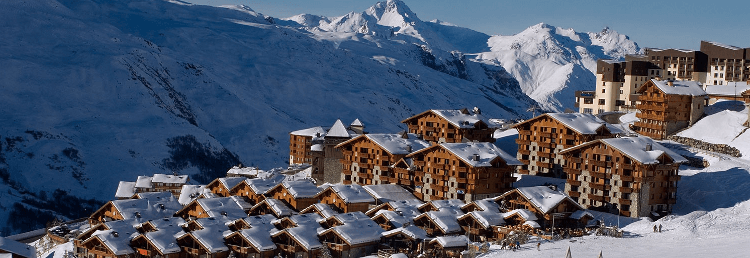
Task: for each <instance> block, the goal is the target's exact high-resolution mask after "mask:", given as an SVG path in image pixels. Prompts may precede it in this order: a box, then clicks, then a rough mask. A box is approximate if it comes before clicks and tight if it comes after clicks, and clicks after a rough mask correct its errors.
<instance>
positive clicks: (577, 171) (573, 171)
mask: <svg viewBox="0 0 750 258" xmlns="http://www.w3.org/2000/svg"><path fill="white" fill-rule="evenodd" d="M563 172H565V174H568V175H580V174H581V170H580V169H573V168H564V169H563Z"/></svg>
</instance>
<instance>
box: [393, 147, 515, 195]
mask: <svg viewBox="0 0 750 258" xmlns="http://www.w3.org/2000/svg"><path fill="white" fill-rule="evenodd" d="M406 159H408V160H411V161H410V162H408V163H411V165H409V166H402V164H407V162H405V161H403V160H402V161H400V162H399V163H398V164H397V165H396V166H394V170H395V174H396V177H397V178H399V179H405V178H408V182H410V184H409V185H408V186H410V187H412V188H414V195H416V196H417V198H420V199H422V200H423V201H431V200H445V199H460V200H464V201H466V202H471V201H473V200H479V199H484V198H489V197H495V196H498V195H500V194H502V193H504V192H506V191H509V190H511V189H512V187H513V182H515V181H516V178H515V177H513V172H514V171H515V170H516V167H517V166H520V165H522V164H523V163H521V162H520V161H518V160H517V159H515V158H514V157H513V156H511V155H510V154H508V153H506V152H504V151H502V150H501V149H500V148H498V147H497V146H495V145H494V144H492V143H487V142H468V143H441V144H437V145H433V146H431V147H429V148H425V149H422V150H419V151H415V152H413V153H411V154H409V155H407V156H406V157H405V159H404V160H406Z"/></svg>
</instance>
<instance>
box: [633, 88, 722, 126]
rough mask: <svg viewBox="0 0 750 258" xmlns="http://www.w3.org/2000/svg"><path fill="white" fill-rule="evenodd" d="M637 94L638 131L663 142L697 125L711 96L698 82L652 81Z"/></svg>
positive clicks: (636, 123) (636, 124)
mask: <svg viewBox="0 0 750 258" xmlns="http://www.w3.org/2000/svg"><path fill="white" fill-rule="evenodd" d="M636 93H637V94H638V95H639V96H638V100H639V101H640V103H641V104H638V105H637V109H638V113H636V117H638V118H639V119H640V121H637V122H635V124H634V125H633V126H634V129H635V131H636V132H638V133H639V134H641V135H645V136H649V137H651V138H654V139H657V140H661V139H665V138H666V137H667V136H669V135H671V134H672V133H674V132H676V131H677V130H680V129H682V128H685V127H688V126H691V125H693V123H695V122H696V121H698V119H699V118H700V117H701V116H702V115H703V107H704V105H705V102H706V98H707V96H708V95H707V94H706V92H705V91H704V90H703V88H702V87H701V84H700V83H698V82H696V81H671V80H668V81H659V80H656V79H654V80H650V81H648V82H647V83H645V84H643V86H641V87H640V88H639V89H638V90H637V91H636Z"/></svg>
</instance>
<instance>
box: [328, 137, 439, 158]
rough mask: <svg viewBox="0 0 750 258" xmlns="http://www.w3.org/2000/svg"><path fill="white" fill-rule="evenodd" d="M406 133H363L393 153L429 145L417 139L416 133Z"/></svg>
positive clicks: (405, 151) (413, 150) (402, 153)
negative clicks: (405, 136)
mask: <svg viewBox="0 0 750 258" xmlns="http://www.w3.org/2000/svg"><path fill="white" fill-rule="evenodd" d="M407 135H408V138H403V137H402V135H401V134H365V137H367V138H368V139H370V140H371V141H373V142H374V143H375V144H377V145H379V146H380V147H382V148H383V149H384V150H385V151H387V152H388V153H390V154H394V155H399V154H400V155H406V154H409V153H412V152H415V151H419V150H421V149H424V148H427V147H430V143H428V142H426V141H423V140H420V139H418V137H417V135H416V134H407ZM342 144H343V143H342Z"/></svg>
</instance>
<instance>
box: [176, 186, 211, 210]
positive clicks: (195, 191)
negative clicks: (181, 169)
mask: <svg viewBox="0 0 750 258" xmlns="http://www.w3.org/2000/svg"><path fill="white" fill-rule="evenodd" d="M207 191H208V192H210V190H208V189H206V185H183V186H182V190H180V198H178V200H177V201H178V202H179V203H180V204H182V205H188V204H189V203H190V202H192V201H193V200H195V199H196V198H198V196H200V195H201V194H202V193H204V192H207Z"/></svg>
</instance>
